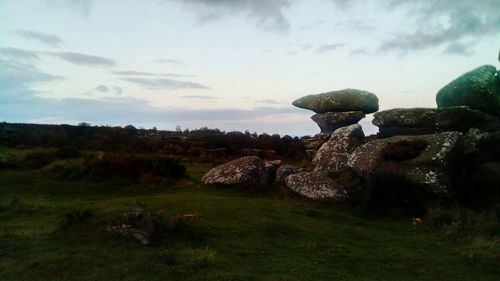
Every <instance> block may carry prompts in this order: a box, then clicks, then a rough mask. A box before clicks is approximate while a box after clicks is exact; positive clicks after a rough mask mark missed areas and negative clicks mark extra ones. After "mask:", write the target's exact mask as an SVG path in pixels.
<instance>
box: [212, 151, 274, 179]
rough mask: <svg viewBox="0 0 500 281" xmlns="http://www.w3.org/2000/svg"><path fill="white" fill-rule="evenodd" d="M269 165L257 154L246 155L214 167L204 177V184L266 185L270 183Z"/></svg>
mask: <svg viewBox="0 0 500 281" xmlns="http://www.w3.org/2000/svg"><path fill="white" fill-rule="evenodd" d="M268 169H269V167H267V168H266V163H265V162H264V160H262V159H261V158H259V157H257V156H246V157H242V158H238V159H235V160H233V161H230V162H227V163H225V164H222V165H219V166H217V167H215V168H212V169H211V170H210V171H208V173H206V174H205V175H204V176H203V178H202V182H203V184H224V185H243V186H252V185H256V186H258V185H265V184H268V183H269V180H270V179H269V170H268Z"/></svg>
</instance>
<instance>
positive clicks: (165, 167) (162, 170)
mask: <svg viewBox="0 0 500 281" xmlns="http://www.w3.org/2000/svg"><path fill="white" fill-rule="evenodd" d="M152 169H153V173H155V174H156V175H158V176H161V177H171V178H175V179H181V178H184V177H185V176H186V167H185V166H184V165H182V164H180V163H179V162H177V161H175V160H173V159H170V158H160V159H156V160H154V161H153V163H152Z"/></svg>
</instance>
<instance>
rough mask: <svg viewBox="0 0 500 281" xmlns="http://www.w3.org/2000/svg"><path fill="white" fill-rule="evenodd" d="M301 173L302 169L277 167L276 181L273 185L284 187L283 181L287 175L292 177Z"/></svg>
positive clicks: (284, 166) (289, 166)
mask: <svg viewBox="0 0 500 281" xmlns="http://www.w3.org/2000/svg"><path fill="white" fill-rule="evenodd" d="M302 171H303V169H299V168H296V167H294V166H292V165H283V166H281V167H279V169H278V171H277V172H276V179H275V181H274V183H275V184H276V185H284V184H285V180H286V178H287V177H288V176H289V175H293V174H296V173H299V172H302Z"/></svg>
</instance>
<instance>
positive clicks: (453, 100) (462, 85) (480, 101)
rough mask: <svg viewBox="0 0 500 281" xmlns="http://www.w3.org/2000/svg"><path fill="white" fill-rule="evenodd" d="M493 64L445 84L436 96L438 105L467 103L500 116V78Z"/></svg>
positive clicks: (466, 104) (446, 105) (474, 107)
mask: <svg viewBox="0 0 500 281" xmlns="http://www.w3.org/2000/svg"><path fill="white" fill-rule="evenodd" d="M496 73H497V70H496V68H495V67H494V66H493V65H483V66H480V67H478V68H476V69H474V70H472V71H470V72H467V73H465V74H463V75H462V76H460V77H458V78H457V79H455V80H453V81H452V82H450V83H449V84H448V85H446V86H444V87H443V88H442V89H441V90H439V92H438V93H437V96H436V101H437V105H438V107H448V106H460V105H465V106H469V107H470V108H473V109H479V110H482V111H484V112H487V113H490V114H493V115H496V116H500V83H499V81H500V78H499V77H496V76H495V74H496Z"/></svg>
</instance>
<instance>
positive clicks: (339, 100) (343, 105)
mask: <svg viewBox="0 0 500 281" xmlns="http://www.w3.org/2000/svg"><path fill="white" fill-rule="evenodd" d="M292 104H293V105H294V106H296V107H300V108H304V109H309V110H312V111H314V112H316V113H325V112H345V111H362V112H364V113H373V112H376V111H378V98H377V96H375V95H374V94H372V93H370V92H367V91H362V90H356V89H344V90H340V91H333V92H328V93H323V94H317V95H308V96H304V97H301V98H299V99H297V100H295V101H293V103H292Z"/></svg>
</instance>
